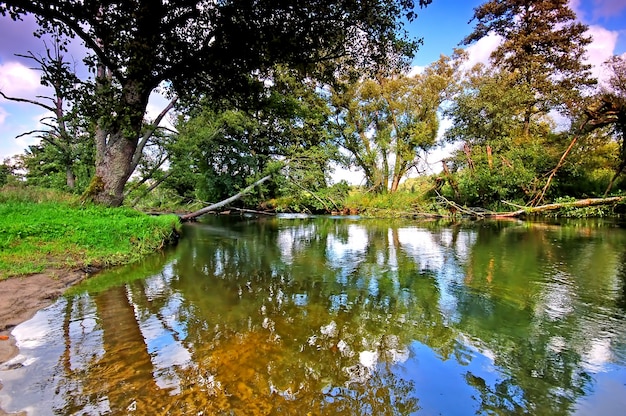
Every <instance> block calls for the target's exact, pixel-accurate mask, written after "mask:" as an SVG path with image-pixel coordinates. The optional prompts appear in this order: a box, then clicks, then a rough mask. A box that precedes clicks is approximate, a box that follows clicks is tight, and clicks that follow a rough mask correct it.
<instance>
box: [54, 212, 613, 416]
mask: <svg viewBox="0 0 626 416" xmlns="http://www.w3.org/2000/svg"><path fill="white" fill-rule="evenodd" d="M513 225H514V224H513ZM409 230H410V227H409ZM406 231H407V228H401V227H396V226H395V225H394V226H392V227H390V226H389V224H388V223H386V222H385V223H379V222H369V223H367V225H363V224H362V223H353V222H350V221H335V220H332V219H317V220H315V221H307V220H295V221H293V222H291V223H289V224H287V225H285V223H284V222H282V223H281V222H277V221H274V220H266V221H262V222H258V223H254V224H250V223H248V222H243V223H241V224H237V223H235V224H230V225H229V226H228V227H223V226H220V225H219V224H217V223H216V224H208V225H207V224H205V225H202V224H199V225H194V226H190V227H186V229H185V234H186V235H187V238H186V239H183V240H182V241H181V243H180V247H179V250H178V252H177V257H176V258H175V259H173V260H172V261H171V262H170V263H169V264H168V265H167V267H166V269H165V270H164V271H162V272H160V273H157V274H155V272H154V271H150V273H149V274H152V277H150V278H148V279H147V280H145V281H136V282H134V283H130V284H127V286H126V287H125V289H122V288H114V289H109V290H108V291H103V292H101V293H100V294H95V295H92V296H91V297H89V296H86V295H84V296H82V297H76V298H73V299H72V302H74V306H73V311H72V312H70V311H69V308H68V312H67V314H66V315H67V320H68V322H66V325H65V326H64V328H65V329H64V331H65V335H64V336H65V337H66V338H67V339H68V341H67V344H68V345H69V344H71V343H72V342H71V340H70V338H72V335H71V332H72V331H71V330H70V326H71V325H70V324H71V323H70V322H69V321H70V320H76V319H77V317H80V315H81V313H84V314H85V316H86V315H89V313H90V312H89V311H88V309H89V308H88V307H87V306H82V308H83V310H84V312H80V311H79V309H80V307H79V306H80V305H81V304H83V303H85V304H87V303H88V302H87V300H89V301H90V302H92V303H93V309H94V310H95V311H96V312H97V319H98V325H99V326H98V328H99V329H98V330H99V331H100V337H101V339H99V341H98V343H97V345H99V346H100V347H101V352H100V353H99V355H98V354H95V355H93V356H91V357H82V358H81V359H82V362H83V364H82V365H81V366H80V368H77V366H76V365H75V364H73V362H74V361H75V360H76V359H77V357H75V356H71V354H69V356H68V354H67V352H66V355H65V356H64V357H63V358H62V359H61V363H60V366H62V367H63V368H64V373H65V374H66V378H67V379H66V381H65V385H63V386H62V390H63V392H64V395H65V397H66V402H67V403H71V405H69V406H68V409H71V411H72V412H80V411H84V410H85V409H87V408H88V407H89V406H92V407H93V406H95V405H96V404H98V403H102V401H103V400H107V403H108V404H107V406H109V407H110V408H111V409H112V410H113V411H114V412H122V413H124V412H125V411H126V408H127V407H128V406H131V407H132V406H135V407H136V409H137V411H145V409H152V410H154V409H157V410H158V412H156V411H155V413H162V414H168V413H169V414H175V413H184V414H191V413H197V412H198V411H200V410H203V411H204V412H205V414H220V413H222V414H269V413H273V414H294V415H295V414H298V415H300V414H307V413H308V412H312V413H314V414H346V415H348V414H390V415H392V414H393V415H404V414H411V413H413V412H416V411H418V410H419V405H420V402H419V400H418V398H419V393H420V391H419V390H420V386H419V385H416V382H415V380H413V379H410V378H408V377H407V376H405V373H404V372H403V368H404V367H403V366H404V363H405V362H407V360H408V359H409V358H410V357H409V356H410V354H411V351H413V350H412V349H411V348H412V347H411V343H413V342H415V341H418V342H419V343H421V344H423V345H426V346H428V347H429V348H430V349H432V350H433V351H435V352H436V353H437V355H438V356H439V357H441V359H442V360H448V359H450V358H452V359H453V360H455V361H456V362H458V363H460V364H461V365H464V366H467V371H466V372H465V382H466V383H467V384H468V385H469V386H471V387H472V388H473V389H475V390H476V397H477V400H478V401H479V404H480V411H481V412H484V413H488V414H519V413H525V412H526V413H533V414H555V415H559V414H567V413H568V412H569V409H570V408H571V405H572V403H574V402H575V401H576V399H577V398H578V397H580V396H581V395H583V394H584V391H586V390H588V389H589V387H590V383H591V382H590V379H589V376H588V375H587V370H585V365H584V364H585V360H586V358H585V356H586V354H588V353H589V351H588V349H589V345H588V344H589V343H588V340H589V339H595V338H597V337H600V336H603V335H602V330H601V327H600V326H601V325H602V326H603V327H604V328H605V329H606V328H607V327H610V326H611V325H619V324H620V323H619V322H621V321H618V320H616V321H615V322H614V323H606V322H592V321H590V320H589V319H588V318H587V317H588V316H598V314H599V313H600V312H601V311H599V310H598V308H607V307H608V308H612V307H615V308H616V310H615V311H614V313H616V314H617V313H618V312H619V313H622V312H623V309H619V310H618V309H617V308H620V306H619V293H618V292H616V293H613V294H612V295H611V294H610V293H609V294H607V290H606V287H616V283H619V279H618V278H617V280H616V277H615V276H616V272H615V270H620V269H619V267H617V265H618V264H620V263H619V262H622V263H623V260H624V259H620V258H618V257H617V254H616V255H615V258H613V257H611V255H610V253H617V251H616V250H613V251H611V247H613V246H617V247H620V250H621V251H620V254H619V255H621V256H624V254H623V245H624V244H623V243H624V242H623V240H619V241H614V240H610V239H609V238H600V239H597V241H596V240H594V243H593V244H589V241H588V238H589V235H588V233H587V232H586V231H583V232H580V231H576V232H571V234H570V231H567V230H564V229H563V228H558V229H557V231H550V230H536V229H533V228H530V229H525V228H521V227H517V226H504V225H497V226H496V229H488V225H483V226H482V227H481V228H479V229H478V231H471V232H468V231H467V230H462V229H461V227H456V228H454V229H452V230H450V229H447V228H446V229H439V228H437V226H436V225H433V229H432V233H426V232H424V230H423V229H422V231H421V232H423V234H419V233H413V234H411V233H409V234H408V236H409V237H411V236H413V237H415V236H419V237H420V238H421V237H423V236H424V235H425V234H428V235H430V236H432V237H431V238H432V244H433V245H434V248H433V250H435V251H437V250H439V252H441V253H444V254H443V255H442V256H441V260H437V261H431V260H432V259H430V260H429V259H428V258H427V259H426V260H424V261H422V258H421V257H420V256H421V255H423V254H424V253H422V252H421V251H420V250H422V251H424V250H426V251H427V247H426V246H425V245H419V244H416V245H414V246H412V247H409V245H410V243H411V239H410V238H409V239H408V240H407V238H406V237H407V234H406ZM550 232H558V233H560V234H559V235H558V236H551V235H550ZM594 232H595V231H594ZM403 233H404V234H403ZM470 234H471V236H472V237H471V238H469V237H468V235H470ZM474 237H475V238H474ZM585 239H587V240H585ZM554 241H558V244H555V243H554ZM429 244H430V243H429ZM463 244H466V245H467V246H468V247H461V245H463ZM620 244H621V245H620ZM457 249H458V250H457ZM461 249H466V252H467V253H468V254H467V255H464V256H465V257H463V256H461V255H459V254H458V252H460V251H462V250H461ZM607 253H609V254H608V257H607ZM427 254H428V255H431V254H432V253H431V252H429V253H427ZM426 257H427V256H426ZM600 258H602V260H601V261H600ZM465 259H467V260H465ZM438 264H443V266H441V267H442V268H446V270H438V269H437V267H434V266H433V265H438ZM547 265H552V266H547ZM449 268H453V269H456V270H457V271H456V272H454V273H449V272H448V270H447V269H449ZM594 268H595V269H594ZM592 269H593V270H597V271H598V273H597V275H598V277H597V278H596V279H587V278H586V276H585V274H588V273H590V271H591V270H592ZM463 270H465V273H463ZM621 270H623V269H621ZM609 295H610V296H609ZM607 296H608V297H607ZM611 296H613V297H612V298H611ZM606 299H614V300H615V302H614V303H615V305H607V304H606V302H604V300H606ZM568 302H569V303H570V304H576V308H577V310H579V311H580V310H582V313H581V312H576V313H575V312H574V310H573V309H572V310H570V309H567V308H562V309H559V308H560V307H561V306H567V304H568ZM442 305H444V306H445V307H446V308H448V309H446V312H445V313H444V312H442ZM604 313H606V310H605V311H604ZM70 315H71V317H70ZM150 325H152V326H151V327H149V326H150ZM155 327H158V328H156V329H155ZM155 330H158V331H160V333H164V334H167V340H166V341H164V338H163V337H161V338H159V337H157V336H156V335H155V334H154V331H155ZM609 330H610V331H613V332H614V333H619V331H620V328H609ZM150 331H153V332H152V334H151V333H150ZM610 331H609V332H610ZM150 337H152V338H150ZM155 340H156V341H159V342H163V343H164V344H163V345H160V346H159V345H155V342H156V341H155ZM611 342H614V341H613V340H611ZM74 343H76V341H74ZM174 344H175V345H174ZM174 346H175V347H177V348H178V350H177V351H180V350H185V352H187V354H188V356H187V359H188V361H186V362H185V363H184V365H179V363H178V362H177V364H174V365H170V366H169V367H167V368H163V367H159V365H160V364H159V363H158V362H155V360H156V358H158V355H159V354H163V355H166V354H174V353H175V351H174V350H173V347H174ZM473 347H475V348H477V349H478V350H480V351H484V352H485V355H488V356H492V357H493V360H494V362H493V364H494V368H495V370H494V372H493V373H492V374H491V375H492V376H493V377H496V379H495V380H494V379H486V378H487V375H486V374H484V373H480V372H479V371H481V369H477V368H475V367H472V366H471V361H472V360H473V359H474V357H475V356H476V354H475V350H474V349H473ZM68 348H69V346H68ZM156 348H161V349H162V350H163V351H158V352H155V349H156ZM157 361H158V360H157ZM165 361H167V360H165ZM174 361H175V360H170V361H167V362H174ZM129 363H132V365H129ZM411 365H416V364H415V363H413V362H412V363H411ZM494 374H496V375H495V376H494ZM162 376H167V377H168V380H174V382H175V383H177V385H176V386H175V388H174V387H170V388H164V387H163V386H162V385H161V384H160V383H159V381H160V379H159V377H162ZM86 413H88V412H86ZM92 413H95V412H92Z"/></svg>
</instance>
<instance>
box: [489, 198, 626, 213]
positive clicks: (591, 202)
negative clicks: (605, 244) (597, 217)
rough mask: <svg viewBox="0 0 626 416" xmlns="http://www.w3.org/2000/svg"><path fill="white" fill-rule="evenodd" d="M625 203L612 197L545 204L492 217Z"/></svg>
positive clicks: (622, 199)
mask: <svg viewBox="0 0 626 416" xmlns="http://www.w3.org/2000/svg"><path fill="white" fill-rule="evenodd" d="M622 201H626V196H614V197H611V198H587V199H579V200H577V201H572V202H560V203H554V204H546V205H539V206H536V207H522V208H520V209H519V210H517V211H511V212H496V213H494V214H493V215H491V216H493V217H519V216H522V215H525V214H537V213H540V212H546V211H556V210H558V209H561V208H583V207H591V206H598V205H611V204H617V203H619V202H622ZM502 202H503V203H505V204H508V205H512V206H515V207H520V206H519V205H516V204H512V203H510V202H506V201H502Z"/></svg>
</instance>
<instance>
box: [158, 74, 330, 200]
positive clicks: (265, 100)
mask: <svg viewBox="0 0 626 416" xmlns="http://www.w3.org/2000/svg"><path fill="white" fill-rule="evenodd" d="M273 75H274V78H273V81H274V82H273V85H272V86H271V88H270V89H269V90H268V94H267V95H263V96H260V97H259V100H260V101H259V102H258V103H257V105H256V106H254V108H230V109H220V110H218V109H215V108H214V106H211V105H209V103H205V104H204V105H203V106H201V107H199V108H194V109H192V111H191V112H190V115H189V116H188V117H181V118H180V120H179V123H178V126H177V127H178V131H179V134H178V139H177V141H176V142H175V143H172V144H171V146H170V151H171V155H172V157H171V164H170V169H171V173H172V175H171V176H170V177H169V178H168V180H167V182H166V184H167V186H169V187H170V188H172V189H175V190H176V192H177V193H178V194H179V195H180V196H182V197H183V198H185V199H186V200H194V199H200V200H202V201H206V202H217V201H220V200H223V199H225V198H227V197H229V196H232V195H234V194H236V193H237V192H239V191H240V190H241V189H243V188H244V187H246V186H247V185H249V184H250V183H252V182H254V181H255V180H256V179H258V178H260V177H261V176H264V175H266V174H267V173H269V172H275V171H276V170H277V169H282V168H283V166H284V162H283V161H284V160H288V161H289V167H288V170H289V172H288V176H290V177H292V180H295V181H297V182H298V183H300V184H301V186H304V187H305V188H307V189H311V190H313V191H315V190H317V189H319V188H320V187H325V186H326V182H325V174H326V173H325V172H326V171H327V166H328V164H329V162H330V160H332V159H333V158H334V157H335V153H336V152H335V149H334V147H333V146H331V145H329V144H327V143H326V138H327V130H326V129H325V123H326V120H327V113H328V108H327V107H326V103H325V102H324V100H322V98H321V97H320V96H319V95H318V94H317V92H316V90H315V85H309V84H307V83H306V82H305V80H299V79H298V78H297V77H296V74H295V73H294V72H293V71H288V70H286V69H284V68H276V70H275V71H274V73H273ZM246 107H249V106H246ZM312 185H313V186H312ZM281 189H282V187H281V185H276V184H271V183H270V184H267V185H264V186H263V187H262V188H261V192H258V193H257V195H258V196H259V197H261V199H264V198H272V197H275V196H278V195H279V194H280V192H281ZM247 200H248V202H249V203H254V202H253V198H252V199H251V198H250V197H247ZM251 200H252V202H251Z"/></svg>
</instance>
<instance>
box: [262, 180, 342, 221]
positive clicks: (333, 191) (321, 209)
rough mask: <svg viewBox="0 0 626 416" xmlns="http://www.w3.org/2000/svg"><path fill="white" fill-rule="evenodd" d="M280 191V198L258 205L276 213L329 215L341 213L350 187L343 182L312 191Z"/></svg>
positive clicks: (300, 189)
mask: <svg viewBox="0 0 626 416" xmlns="http://www.w3.org/2000/svg"><path fill="white" fill-rule="evenodd" d="M287 182H288V181H286V183H287ZM286 183H285V186H286V187H287V184H286ZM281 189H282V192H281V193H280V196H278V197H276V198H272V199H270V200H268V201H264V202H262V203H261V204H260V205H261V206H262V207H263V208H269V209H273V210H275V211H277V212H306V213H310V214H330V213H333V212H343V210H344V209H345V204H346V198H347V197H348V194H349V192H350V186H349V185H348V184H347V183H346V182H344V181H342V182H339V183H337V184H334V185H333V186H329V187H324V188H321V189H318V190H314V191H313V190H307V189H304V188H294V187H291V188H288V189H291V190H292V191H291V192H287V190H286V189H287V188H281Z"/></svg>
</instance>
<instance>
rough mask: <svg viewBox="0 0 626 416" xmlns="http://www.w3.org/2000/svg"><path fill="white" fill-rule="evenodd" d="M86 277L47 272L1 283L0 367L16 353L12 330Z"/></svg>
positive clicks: (69, 272) (68, 272)
mask: <svg viewBox="0 0 626 416" xmlns="http://www.w3.org/2000/svg"><path fill="white" fill-rule="evenodd" d="M87 276H88V274H86V273H85V272H83V271H81V270H49V271H46V272H44V273H37V274H33V275H29V276H24V277H12V278H9V279H5V280H0V364H2V363H5V362H6V361H8V360H10V359H11V358H13V357H15V355H17V352H18V350H17V347H16V345H15V339H14V338H13V336H12V335H11V330H12V329H13V328H14V327H15V326H17V325H19V324H20V323H22V322H24V321H27V320H28V319H30V318H32V317H33V315H35V313H36V312H37V311H38V310H40V309H42V308H45V307H46V306H48V305H50V304H52V303H53V302H54V301H55V300H56V299H57V298H58V297H59V296H61V295H62V294H63V292H65V290H66V289H67V288H68V287H70V286H72V285H75V284H76V283H78V282H80V281H81V280H83V279H85V278H86V277H87ZM1 414H2V411H1V410H0V415H1Z"/></svg>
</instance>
